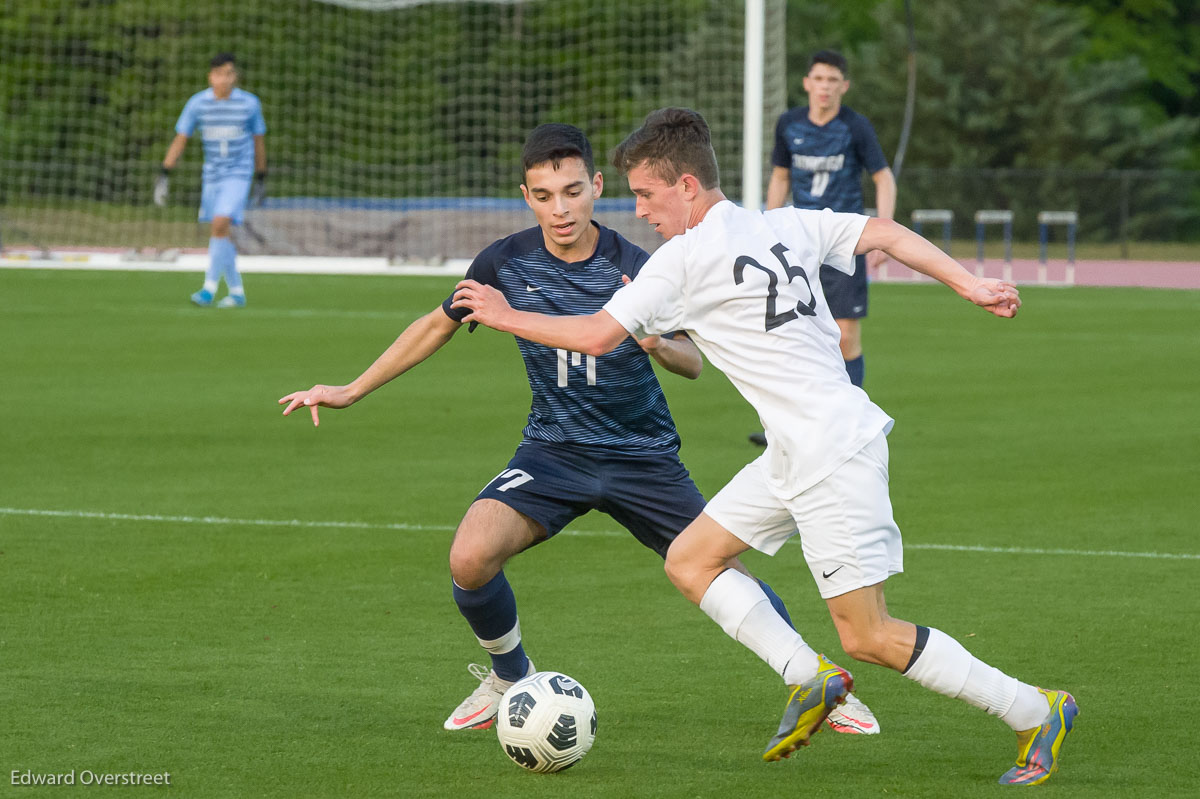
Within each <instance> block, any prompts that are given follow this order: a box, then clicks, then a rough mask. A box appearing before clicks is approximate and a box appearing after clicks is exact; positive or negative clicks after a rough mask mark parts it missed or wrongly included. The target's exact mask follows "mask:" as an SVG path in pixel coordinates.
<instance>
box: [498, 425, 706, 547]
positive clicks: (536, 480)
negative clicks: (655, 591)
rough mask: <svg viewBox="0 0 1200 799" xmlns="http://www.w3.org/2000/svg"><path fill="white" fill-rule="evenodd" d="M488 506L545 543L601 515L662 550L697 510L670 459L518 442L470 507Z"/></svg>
mask: <svg viewBox="0 0 1200 799" xmlns="http://www.w3.org/2000/svg"><path fill="white" fill-rule="evenodd" d="M480 499H494V500H496V501H498V502H503V503H504V504H505V505H507V506H509V507H510V508H512V509H513V510H515V511H518V512H520V513H523V514H525V515H526V516H528V517H530V518H531V519H533V520H534V521H536V522H537V523H538V524H540V525H542V526H543V527H545V528H546V533H547V536H552V535H554V534H555V533H557V532H558V531H559V530H561V529H563V528H564V527H566V526H567V525H568V524H569V523H571V522H572V521H574V520H575V519H577V518H579V517H580V516H582V515H584V514H585V513H587V512H588V511H592V510H598V511H600V512H601V513H607V514H608V515H609V516H611V517H612V518H613V520H614V521H616V522H617V523H618V524H620V525H621V526H622V527H624V528H625V529H627V530H629V532H631V533H633V537H634V538H636V539H637V540H638V541H641V542H642V543H643V544H645V545H646V546H648V547H650V549H653V550H654V551H655V552H657V553H658V554H659V556H660V557H664V558H665V557H666V556H667V547H669V546H670V545H671V542H672V541H674V540H675V537H676V536H677V535H679V534H680V533H681V532H683V528H685V527H687V526H688V525H689V524H691V522H692V520H693V519H695V518H696V517H697V516H699V515H700V513H701V511H703V510H704V505H705V501H704V497H703V496H702V495H701V494H700V490H699V489H697V488H696V484H695V483H693V482H692V478H691V476H690V475H689V474H688V470H687V468H686V467H684V465H683V463H682V462H681V461H680V460H679V457H678V456H677V455H676V454H674V453H669V454H665V455H630V454H627V453H625V454H622V453H609V452H605V451H604V450H602V449H595V448H590V447H574V446H570V445H565V444H547V443H544V442H541V441H523V442H522V443H521V446H519V447H517V452H516V454H515V455H513V457H512V460H510V461H509V462H508V466H507V467H506V468H505V469H504V471H502V472H500V474H498V475H496V476H495V477H494V478H493V479H492V481H491V482H490V483H488V484H487V485H486V486H485V487H484V489H483V490H482V491H480V492H479V496H477V497H476V500H480Z"/></svg>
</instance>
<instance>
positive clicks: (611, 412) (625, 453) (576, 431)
mask: <svg viewBox="0 0 1200 799" xmlns="http://www.w3.org/2000/svg"><path fill="white" fill-rule="evenodd" d="M522 160H523V166H524V178H525V182H524V183H523V184H522V186H521V192H522V194H523V195H524V197H525V201H526V203H528V205H529V207H530V208H531V209H532V210H533V212H534V216H535V217H536V219H537V222H538V226H537V227H533V228H529V229H528V230H524V231H521V232H519V233H516V234H514V235H512V236H508V237H507V238H504V239H501V240H499V241H497V242H495V243H494V244H492V245H491V246H489V247H488V248H486V249H485V250H483V252H481V253H480V254H479V255H478V256H477V257H476V258H475V260H474V262H473V263H472V264H471V267H470V269H469V271H468V272H467V274H468V275H469V276H470V277H471V278H472V279H474V280H477V281H479V282H480V283H483V284H487V285H490V286H494V287H495V288H497V289H498V290H500V291H501V292H503V294H504V296H505V297H507V298H508V301H509V302H510V303H511V304H512V305H513V306H514V307H518V308H522V309H526V310H530V311H536V312H539V313H547V314H554V315H573V314H581V313H594V312H595V311H598V310H599V309H600V308H602V307H603V306H604V304H605V303H606V302H608V301H609V300H610V299H611V298H612V295H613V294H614V293H616V291H617V290H618V289H619V288H620V287H621V286H622V285H623V284H624V283H625V282H626V280H628V279H630V278H633V277H634V276H635V275H636V274H637V273H638V270H639V269H640V268H641V266H642V264H643V263H644V262H645V261H646V259H647V258H648V256H647V254H646V253H645V252H644V251H643V250H641V249H639V248H638V247H636V246H634V245H633V244H630V243H629V242H628V241H626V240H625V239H623V238H622V237H621V236H620V235H618V234H617V233H615V232H614V231H612V230H609V229H608V228H604V227H601V226H600V225H598V224H596V223H595V222H593V221H592V211H593V203H594V201H595V199H596V198H597V197H599V196H600V193H601V191H602V189H603V176H602V175H601V174H600V173H599V172H596V169H595V164H594V160H593V157H592V150H591V145H590V144H589V143H588V140H587V138H586V137H585V136H584V134H583V133H582V132H581V131H580V130H578V129H577V128H574V127H572V126H570V125H563V124H549V125H542V126H540V127H538V128H537V129H536V130H534V131H533V132H532V133H531V134H530V136H529V138H528V140H527V141H526V143H525V148H524V152H523V156H522ZM466 314H467V312H466V311H465V310H460V309H455V308H452V307H451V297H447V298H446V300H445V302H443V303H442V305H441V307H439V308H435V309H434V310H433V311H432V312H430V313H429V314H426V315H425V316H424V317H422V318H421V319H419V320H417V321H416V322H414V323H413V324H412V325H410V326H409V327H408V329H407V330H405V331H404V332H403V333H402V334H401V335H400V337H399V338H398V339H397V340H396V342H395V343H394V344H392V346H391V347H389V348H388V350H387V351H386V352H384V354H383V355H381V356H380V357H379V359H378V360H376V362H375V363H374V364H373V365H372V366H371V367H370V368H368V369H367V370H366V371H365V372H364V373H363V374H362V375H361V376H360V377H358V378H357V379H356V380H354V381H353V382H352V383H350V384H348V385H345V386H325V385H317V386H313V387H312V388H311V389H309V390H308V391H298V392H295V393H292V394H288V395H287V396H285V397H283V398H282V399H281V400H280V401H279V402H280V403H281V404H286V405H287V407H286V408H285V409H284V411H283V413H284V415H285V416H286V415H288V414H289V413H291V412H292V411H293V410H295V409H297V408H299V407H301V406H307V407H309V408H310V410H311V414H312V420H313V423H314V424H317V423H318V421H319V419H318V415H317V408H318V407H319V406H322V405H323V406H326V407H331V408H345V407H347V406H349V405H351V404H353V403H354V402H356V401H358V400H359V399H361V398H362V397H363V396H365V395H366V394H368V393H370V392H371V391H373V390H375V389H376V388H378V387H380V386H382V385H383V384H385V383H387V382H388V381H390V380H392V379H393V378H395V377H398V376H399V375H401V374H403V373H404V372H406V371H407V370H408V369H410V368H412V367H413V366H415V365H417V364H418V363H420V362H421V361H423V360H424V359H425V358H427V357H429V356H430V355H432V354H433V353H434V352H436V351H437V350H438V349H440V348H441V347H442V346H443V345H444V344H446V342H448V341H449V340H450V338H451V337H452V336H453V335H454V334H455V333H456V332H457V331H458V329H459V328H460V327H461V324H462V319H463V317H464V316H466ZM517 346H518V347H519V349H520V352H521V357H522V358H523V359H524V362H525V369H526V372H527V373H528V377H529V385H530V389H531V390H532V393H533V405H532V408H531V409H530V412H529V418H528V422H527V424H526V426H525V429H524V435H523V440H522V441H521V444H520V445H519V446H518V447H517V451H516V454H514V455H513V457H512V459H511V460H510V461H509V462H508V464H507V465H506V466H505V468H504V469H502V470H501V471H500V473H499V474H497V475H496V477H495V478H494V479H493V480H492V481H491V482H490V483H488V484H487V485H486V486H485V487H484V488H483V490H482V491H481V492H480V493H479V495H478V496H477V497H476V499H475V501H474V502H473V503H472V504H471V506H470V508H468V510H467V512H466V515H465V516H464V517H463V520H462V522H461V523H460V524H459V526H458V529H457V531H456V532H455V535H454V541H453V543H452V544H451V546H450V575H451V578H452V580H453V585H452V590H453V595H454V601H455V603H456V604H457V605H458V608H459V610H460V611H461V613H462V615H463V616H464V617H465V618H466V620H467V622H468V624H469V625H470V627H471V629H472V631H473V632H474V634H475V637H476V639H477V640H478V642H479V644H480V646H482V647H483V648H484V649H485V650H486V651H487V652H488V653H489V655H490V656H491V667H490V668H486V667H478V666H474V664H472V674H474V675H475V676H476V677H478V678H479V679H480V680H481V683H480V685H479V686H478V688H476V689H475V690H474V691H473V692H472V693H471V694H470V695H469V696H468V697H467V698H466V699H465V700H463V702H462V703H461V704H460V705H459V706H458V707H457V708H456V709H455V710H454V712H453V713H451V714H450V716H449V718H447V719H446V721H445V723H444V724H443V726H444V727H445V728H446V729H448V730H463V729H486V728H489V727H491V726H492V725H493V723H494V722H495V717H496V713H497V709H498V707H499V700H500V698H501V697H502V696H503V694H504V691H505V690H506V689H507V688H508V687H509V686H510V685H512V683H513V682H514V681H516V680H518V679H520V678H521V677H524V676H526V675H527V674H531V673H532V672H533V671H534V667H533V664H532V663H531V662H530V660H529V658H528V657H527V656H526V654H525V650H524V647H523V645H522V638H521V629H520V625H519V623H518V619H517V605H516V599H515V597H514V595H513V591H512V588H511V586H510V585H509V583H508V580H507V578H506V577H505V574H504V571H503V567H504V564H505V563H506V562H507V561H508V559H509V558H511V557H512V556H513V555H516V554H517V553H519V552H521V551H523V550H525V549H527V548H529V547H531V546H533V545H535V544H538V543H541V542H542V541H545V540H547V539H548V538H550V537H552V536H553V535H554V534H556V533H557V532H558V531H559V530H561V529H562V528H563V527H565V526H566V525H567V524H568V523H570V522H571V521H572V520H574V519H576V518H578V517H579V516H582V515H583V514H585V513H587V512H588V511H590V510H599V511H602V512H604V513H607V514H608V515H610V516H611V517H612V518H613V519H615V520H616V521H617V522H618V523H620V524H621V525H622V526H624V527H625V528H627V529H628V530H629V531H630V532H631V533H632V534H633V535H634V537H635V538H637V540H638V541H640V542H641V543H642V544H644V545H645V546H647V547H649V548H650V549H652V550H654V552H656V553H657V554H658V555H659V556H660V557H665V556H666V552H667V548H668V547H669V545H670V543H671V541H672V540H673V539H674V538H675V536H676V535H677V534H678V533H679V531H680V530H682V529H684V527H686V526H687V525H688V524H689V523H690V522H691V521H692V519H694V518H695V517H696V516H697V515H698V514H699V513H700V512H701V511H702V510H703V508H704V498H703V497H702V496H701V494H700V492H699V491H698V490H697V489H696V486H695V485H694V484H693V483H692V480H691V477H690V476H689V475H688V471H687V469H686V468H685V467H684V465H683V464H682V463H681V462H680V460H679V455H678V449H679V436H678V434H677V433H676V430H675V423H674V421H673V420H672V418H671V414H670V411H669V410H668V408H667V402H666V399H665V398H664V396H663V394H662V389H661V388H660V386H659V384H658V380H657V378H656V377H655V373H654V369H653V367H652V365H651V363H650V358H648V357H647V353H649V355H650V356H651V357H653V358H654V359H655V360H656V361H658V362H659V363H660V364H662V365H663V366H664V367H665V368H667V369H668V370H670V371H672V372H675V373H676V374H681V375H684V376H686V377H691V378H695V377H698V376H699V374H700V370H701V367H702V364H703V362H702V360H701V358H700V354H699V351H698V350H697V349H696V346H695V344H694V343H692V341H691V339H689V338H688V337H687V336H685V335H679V336H677V337H670V336H649V337H646V338H643V339H641V340H640V341H639V340H636V339H633V338H627V339H626V340H625V341H623V342H621V343H620V344H619V345H618V346H617V347H616V348H615V349H614V350H613V351H612V352H611V353H608V354H606V355H604V356H601V357H596V356H592V355H582V354H580V353H578V352H571V351H567V350H563V349H555V348H549V347H544V346H542V345H540V344H535V343H533V342H530V341H526V340H524V339H520V338H518V339H517ZM730 565H731V566H732V567H733V568H736V569H738V570H739V572H741V573H746V572H745V568H744V567H743V566H742V565H741V564H740V562H736V561H734V562H733V563H731V564H730ZM762 587H763V590H764V593H765V596H766V597H767V599H766V602H765V604H764V607H763V608H761V609H760V611H761V612H763V613H768V614H770V615H772V616H775V617H777V618H779V617H782V619H784V620H785V621H787V622H788V623H790V620H788V616H787V611H786V610H785V608H784V606H783V603H782V601H781V600H780V599H779V597H778V596H776V595H775V593H774V592H773V591H771V589H770V588H769V587H767V586H766V584H765V583H764V584H762ZM781 623H783V622H781ZM856 719H857V721H856ZM841 723H842V727H841V728H840V731H843V732H860V733H868V734H870V733H872V732H876V731H877V730H878V726H877V724H876V723H875V720H874V717H873V716H871V714H870V711H869V710H867V709H866V708H865V706H862V705H861V703H859V704H858V705H856V707H855V708H854V709H853V710H852V712H851V713H850V714H848V715H847V716H846V718H845V719H842V720H841ZM835 729H839V727H836V726H835Z"/></svg>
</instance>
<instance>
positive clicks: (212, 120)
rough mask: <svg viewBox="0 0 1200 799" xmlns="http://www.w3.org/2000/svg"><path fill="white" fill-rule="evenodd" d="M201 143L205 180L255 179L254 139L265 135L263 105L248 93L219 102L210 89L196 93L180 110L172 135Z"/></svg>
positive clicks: (238, 92)
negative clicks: (195, 136) (197, 136)
mask: <svg viewBox="0 0 1200 799" xmlns="http://www.w3.org/2000/svg"><path fill="white" fill-rule="evenodd" d="M196 128H199V129H200V137H201V139H202V140H203V142H204V179H205V180H206V181H210V180H219V179H221V178H226V177H244V178H250V177H252V176H253V175H254V137H255V136H261V135H263V134H265V133H266V132H267V123H266V122H265V121H264V120H263V114H262V104H261V103H260V102H259V101H258V98H257V97H255V96H254V95H253V94H251V93H250V92H246V91H242V90H241V89H234V90H233V92H232V93H231V94H230V95H229V97H228V99H225V100H218V99H217V98H216V96H215V95H214V94H213V90H212V89H211V88H209V89H205V90H204V91H202V92H196V93H195V94H193V95H192V96H191V99H189V100H188V101H187V105H185V106H184V107H183V113H182V114H180V115H179V121H178V122H176V123H175V132H176V133H181V134H183V135H184V136H191V135H193V134H194V133H195V131H196Z"/></svg>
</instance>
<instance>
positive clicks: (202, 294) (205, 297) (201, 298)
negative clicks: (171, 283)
mask: <svg viewBox="0 0 1200 799" xmlns="http://www.w3.org/2000/svg"><path fill="white" fill-rule="evenodd" d="M212 300H213V295H212V292H211V291H209V290H208V289H200V290H199V291H197V292H196V293H195V294H193V295H192V302H193V303H194V304H195V305H199V306H200V307H201V308H207V307H208V306H210V305H212Z"/></svg>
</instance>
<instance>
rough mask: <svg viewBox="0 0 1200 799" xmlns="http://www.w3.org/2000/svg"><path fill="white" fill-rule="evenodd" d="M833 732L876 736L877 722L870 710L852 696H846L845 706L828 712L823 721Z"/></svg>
mask: <svg viewBox="0 0 1200 799" xmlns="http://www.w3.org/2000/svg"><path fill="white" fill-rule="evenodd" d="M825 721H827V722H829V726H830V727H832V728H833V731H834V732H840V733H845V734H846V735H878V734H879V722H878V721H876V720H875V714H874V713H872V712H871V708H869V707H867V706H866V705H864V704H863V703H862V702H861V701H860V700H859V698H858V697H857V696H855V695H854V694H846V704H844V705H839V706H837V707H835V708H834V709H833V710H831V711H829V718H827V719H825Z"/></svg>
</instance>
